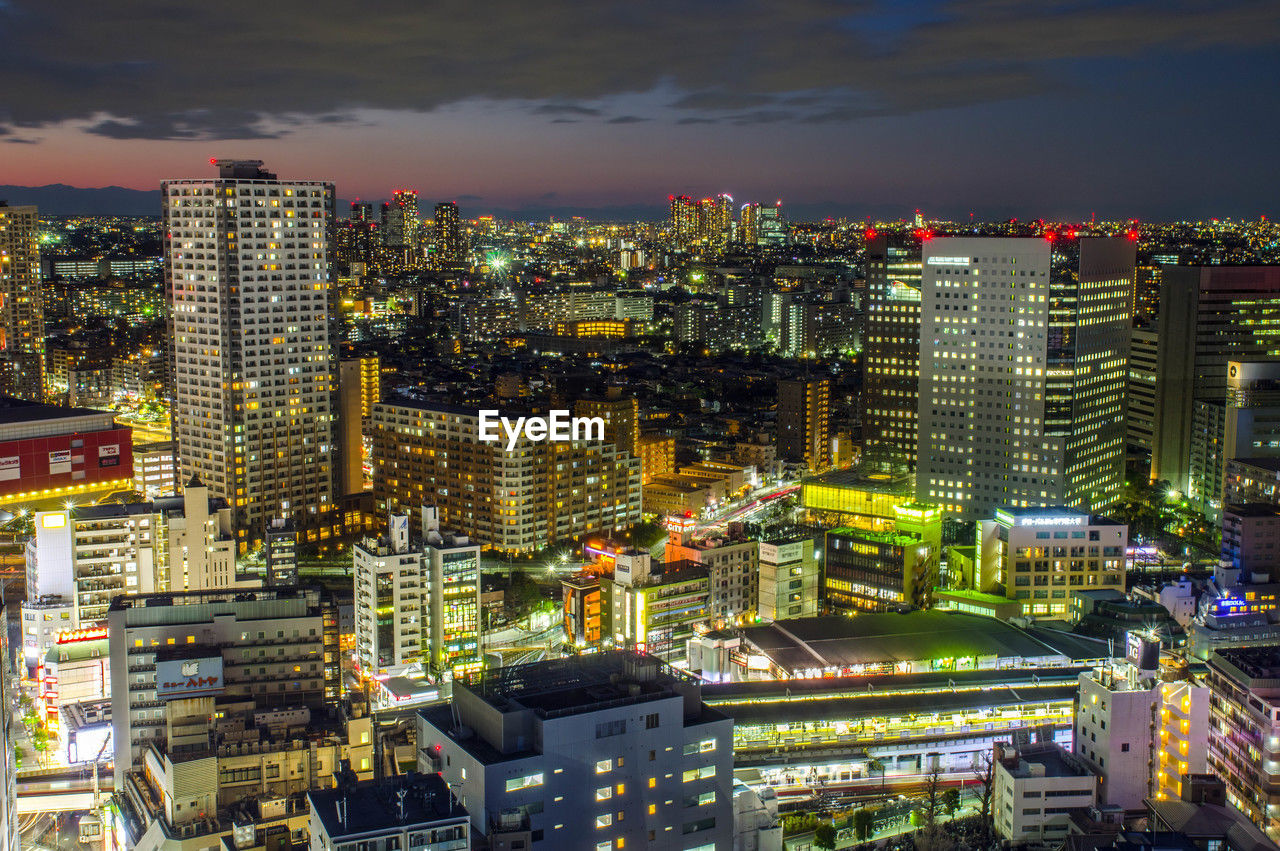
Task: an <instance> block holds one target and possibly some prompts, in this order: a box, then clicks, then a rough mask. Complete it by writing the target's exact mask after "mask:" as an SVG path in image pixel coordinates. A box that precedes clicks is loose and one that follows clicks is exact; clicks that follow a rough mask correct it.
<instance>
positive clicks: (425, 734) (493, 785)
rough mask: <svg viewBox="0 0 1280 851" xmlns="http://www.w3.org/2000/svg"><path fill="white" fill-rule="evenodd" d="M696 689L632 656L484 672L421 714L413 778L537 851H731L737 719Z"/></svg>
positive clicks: (474, 822)
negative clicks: (444, 787)
mask: <svg viewBox="0 0 1280 851" xmlns="http://www.w3.org/2000/svg"><path fill="white" fill-rule="evenodd" d="M699 683H700V681H699V680H698V678H697V677H696V676H692V675H689V674H686V673H683V672H681V671H678V670H676V669H675V668H672V667H669V666H668V665H666V664H664V663H662V662H661V661H659V660H658V659H655V658H654V657H652V656H647V655H644V654H637V653H631V652H625V651H615V652H608V653H597V654H590V655H584V656H574V657H570V658H568V659H557V660H555V661H550V662H537V663H534V664H530V665H517V666H512V667H506V668H498V669H496V670H490V671H486V672H485V673H484V674H483V675H479V676H477V677H475V678H474V679H472V680H470V681H468V682H465V683H464V682H455V683H454V686H453V702H452V705H439V706H435V707H431V708H427V709H424V710H422V711H421V712H419V714H418V770H419V771H422V772H423V773H430V774H434V773H437V772H438V773H440V774H441V776H442V777H443V778H444V780H445V783H447V784H448V785H449V788H450V789H452V790H454V794H456V795H457V796H458V797H459V799H460V800H461V802H462V805H463V806H464V807H465V808H466V810H467V812H468V813H470V815H471V826H472V829H473V830H474V831H475V832H477V833H480V834H483V835H485V836H487V837H491V838H492V837H493V836H494V834H497V833H502V832H503V831H504V830H509V829H512V828H516V827H523V829H524V830H526V831H528V835H529V838H530V840H531V841H530V842H529V844H528V845H527V847H528V848H532V849H534V851H538V849H543V848H546V849H551V848H556V849H559V848H573V849H588V850H589V849H596V851H603V849H610V851H615V849H618V848H624V849H625V848H648V849H705V851H730V849H731V848H732V847H733V833H734V831H733V776H732V774H733V721H732V720H731V719H729V718H728V717H726V716H724V715H721V714H720V713H719V712H717V711H716V710H714V709H713V708H711V707H708V706H707V705H706V704H705V703H703V702H702V692H701V686H700V684H699ZM506 817H511V818H513V819H514V820H515V821H516V822H517V823H518V824H511V825H509V826H508V825H505V824H504V819H505V818H506ZM495 847H496V843H495ZM505 847H515V846H511V845H508V846H505Z"/></svg>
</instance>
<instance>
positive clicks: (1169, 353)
mask: <svg viewBox="0 0 1280 851" xmlns="http://www.w3.org/2000/svg"><path fill="white" fill-rule="evenodd" d="M1156 330H1157V338H1158V341H1159V343H1158V346H1159V349H1158V353H1157V364H1156V370H1155V376H1156V388H1155V416H1154V424H1153V430H1154V436H1153V438H1152V452H1151V478H1152V479H1153V480H1161V479H1162V480H1165V481H1168V482H1169V483H1170V485H1171V486H1172V487H1173V488H1174V490H1177V491H1180V492H1182V493H1187V492H1188V491H1189V490H1190V488H1191V481H1190V479H1191V435H1192V430H1193V421H1194V414H1195V403H1197V402H1212V403H1222V402H1223V401H1224V399H1225V398H1226V395H1227V361H1229V360H1236V361H1248V360H1266V359H1271V358H1276V357H1280V343H1277V340H1280V266H1166V267H1165V268H1164V275H1163V281H1162V285H1161V290H1160V309H1159V322H1158V324H1157V328H1156Z"/></svg>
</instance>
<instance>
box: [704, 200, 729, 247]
mask: <svg viewBox="0 0 1280 851" xmlns="http://www.w3.org/2000/svg"><path fill="white" fill-rule="evenodd" d="M732 232H733V196H731V195H725V194H723V193H722V194H720V195H717V196H716V197H714V198H703V199H702V200H701V201H699V202H698V241H699V242H700V243H701V244H702V245H704V246H707V247H708V248H723V247H724V246H726V245H728V244H729V237H730V235H731V234H732Z"/></svg>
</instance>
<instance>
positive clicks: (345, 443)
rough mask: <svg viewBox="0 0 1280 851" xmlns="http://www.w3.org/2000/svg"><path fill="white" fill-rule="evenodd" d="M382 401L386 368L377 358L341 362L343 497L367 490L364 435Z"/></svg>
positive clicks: (339, 425)
mask: <svg viewBox="0 0 1280 851" xmlns="http://www.w3.org/2000/svg"><path fill="white" fill-rule="evenodd" d="M381 399H382V368H381V363H380V361H379V359H378V357H377V355H367V356H364V357H358V358H343V359H342V360H340V361H339V362H338V407H337V429H336V433H337V451H336V459H335V461H336V464H337V474H336V476H335V479H336V481H335V484H336V485H337V486H338V493H339V494H340V495H344V496H345V495H347V494H353V493H359V492H360V491H362V490H364V484H365V478H364V461H365V451H364V435H365V432H366V430H367V428H368V425H369V415H370V414H372V413H373V406H374V405H375V404H377V403H378V402H379V401H380V400H381Z"/></svg>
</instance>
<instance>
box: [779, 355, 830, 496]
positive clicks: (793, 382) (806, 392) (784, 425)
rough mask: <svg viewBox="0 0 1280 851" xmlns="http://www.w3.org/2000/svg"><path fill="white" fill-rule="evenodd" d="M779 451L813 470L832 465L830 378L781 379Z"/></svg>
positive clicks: (790, 459)
mask: <svg viewBox="0 0 1280 851" xmlns="http://www.w3.org/2000/svg"><path fill="white" fill-rule="evenodd" d="M777 445H778V455H779V456H781V457H782V458H783V459H785V460H787V461H794V462H797V463H800V462H803V463H804V465H805V466H806V467H808V468H809V471H810V472H812V473H821V472H823V471H825V470H826V469H828V468H829V467H830V466H831V380H830V379H828V378H796V379H787V380H783V381H779V382H778V436H777Z"/></svg>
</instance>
